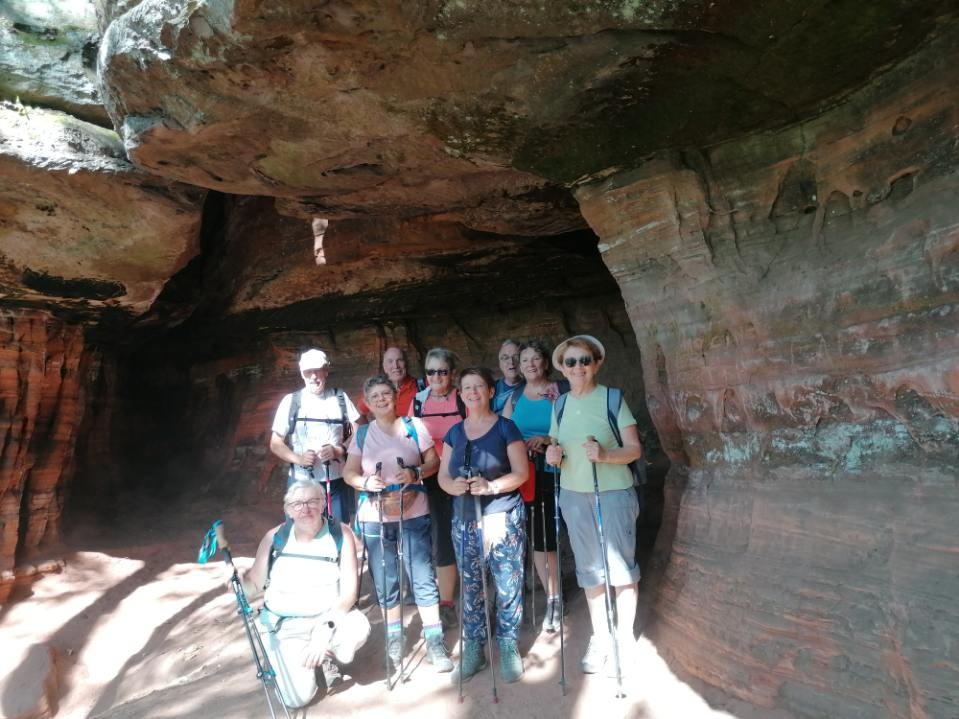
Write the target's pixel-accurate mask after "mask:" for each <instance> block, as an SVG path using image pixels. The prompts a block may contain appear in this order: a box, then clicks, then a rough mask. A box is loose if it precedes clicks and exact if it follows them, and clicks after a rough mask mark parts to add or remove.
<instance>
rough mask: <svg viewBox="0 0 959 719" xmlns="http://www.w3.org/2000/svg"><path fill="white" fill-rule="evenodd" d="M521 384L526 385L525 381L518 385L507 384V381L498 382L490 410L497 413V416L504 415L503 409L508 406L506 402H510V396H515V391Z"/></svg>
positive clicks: (499, 380)
mask: <svg viewBox="0 0 959 719" xmlns="http://www.w3.org/2000/svg"><path fill="white" fill-rule="evenodd" d="M521 384H524V381H523V380H520V381H519V382H517V383H516V384H506V380H505V379H498V380H496V387H495V389H494V392H493V399H491V400H490V409H492V410H493V411H494V412H496V414H502V413H503V407H505V406H506V400H508V399H509V396H510V395H511V394H513V390H514V389H516V388H517V387H519V386H520V385H521Z"/></svg>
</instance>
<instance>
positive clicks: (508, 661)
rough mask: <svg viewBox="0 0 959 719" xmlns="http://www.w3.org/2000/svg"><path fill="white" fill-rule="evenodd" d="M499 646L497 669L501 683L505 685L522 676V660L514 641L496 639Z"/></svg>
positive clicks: (504, 638) (503, 638) (501, 638)
mask: <svg viewBox="0 0 959 719" xmlns="http://www.w3.org/2000/svg"><path fill="white" fill-rule="evenodd" d="M496 643H497V644H499V667H500V674H502V676H503V681H504V682H506V683H507V684H510V683H512V682H515V681H517V680H518V679H519V678H520V677H521V676H523V659H522V657H520V655H519V647H518V646H517V645H516V640H515V639H509V638H508V637H496Z"/></svg>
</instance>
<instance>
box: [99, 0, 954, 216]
mask: <svg viewBox="0 0 959 719" xmlns="http://www.w3.org/2000/svg"><path fill="white" fill-rule="evenodd" d="M112 4H115V3H112ZM106 5H107V6H108V7H109V6H110V5H111V3H106ZM124 7H129V4H128V3H124ZM947 7H948V3H946V2H932V3H927V4H925V5H924V6H923V9H922V12H917V9H916V7H915V5H914V4H913V3H908V2H893V3H883V4H882V5H881V7H876V8H874V9H873V10H872V11H871V12H870V13H864V12H862V11H861V9H860V8H859V6H858V5H855V4H853V3H844V4H841V5H836V4H834V3H825V2H819V3H812V4H810V3H801V4H783V3H778V4H772V3H771V4H768V6H762V7H757V6H756V4H755V3H750V2H735V3H723V4H717V3H712V2H706V1H705V0H684V1H683V2H679V3H676V2H658V1H657V2H649V3H631V2H598V3H586V4H584V3H579V2H553V3H545V4H535V3H521V4H518V5H515V4H498V3H473V2H455V3H453V2H449V3H446V2H444V3H433V2H407V1H404V2H394V3H385V4H383V3H369V2H351V3H334V4H331V5H322V6H317V5H316V4H315V3H313V2H307V1H305V0H287V1H286V2H282V3H260V2H251V1H236V2H234V1H232V0H205V1H204V2H192V1H191V2H187V1H186V0H175V1H173V2H171V1H169V0H143V2H140V3H138V4H136V5H135V6H134V7H133V8H132V9H130V10H128V11H127V12H124V13H113V12H110V13H107V15H108V16H109V17H112V18H113V20H112V22H111V23H110V24H109V25H108V26H106V27H105V28H104V31H103V33H104V34H103V43H102V45H101V51H100V76H101V82H102V86H103V96H104V101H105V103H106V106H107V109H108V111H109V112H110V116H111V117H112V118H113V121H114V125H115V126H116V127H117V128H118V130H119V131H120V133H121V135H122V137H123V141H124V145H125V147H126V149H127V151H128V153H129V155H130V157H131V159H132V160H133V161H134V162H135V163H137V164H138V165H139V166H141V167H144V168H147V169H149V170H150V171H151V172H154V173H156V174H158V175H162V176H164V177H169V178H171V179H176V180H179V181H183V182H188V183H192V184H196V185H200V186H204V187H210V188H214V189H217V190H220V191H223V192H230V193H239V194H268V195H277V196H283V197H296V198H300V199H303V200H305V201H308V202H309V203H310V205H311V206H312V207H314V208H318V209H320V210H321V211H319V212H316V213H315V214H320V215H321V216H325V217H344V216H355V215H356V214H358V213H359V214H364V215H365V214H384V215H386V214H389V215H406V216H408V215H411V214H425V213H431V212H443V213H446V212H467V211H468V210H469V209H470V208H473V207H475V206H477V205H481V204H482V205H489V204H490V203H494V202H495V203H498V206H499V207H500V210H499V212H500V214H501V217H500V218H499V224H501V225H502V224H508V220H509V219H510V218H515V220H516V226H517V227H514V229H513V230H512V231H513V232H516V231H518V229H517V228H518V227H520V226H527V227H528V226H530V225H531V224H532V218H531V217H530V216H529V212H528V211H527V206H528V205H529V204H530V200H531V199H532V200H533V202H534V206H535V204H536V203H537V202H538V197H539V196H540V190H541V189H542V188H544V187H545V186H546V185H547V183H546V181H545V180H544V179H543V178H548V179H550V180H552V181H554V182H572V181H574V180H576V179H577V178H581V177H582V176H584V175H588V174H590V173H600V172H607V171H608V170H609V169H610V168H617V167H629V166H633V165H636V164H638V163H639V162H641V161H642V160H643V159H644V158H645V157H646V156H647V155H648V154H649V152H650V151H652V150H655V149H659V148H662V147H666V146H682V145H687V144H689V143H696V145H697V146H699V145H701V144H703V143H709V142H715V141H718V140H721V139H724V138H726V137H729V136H730V135H732V134H736V133H739V132H742V131H744V130H748V129H754V128H756V127H770V126H775V125H776V124H781V123H783V122H786V121H790V120H795V119H797V118H798V117H801V116H802V115H803V114H804V113H808V112H810V111H814V110H816V109H818V108H819V107H821V106H822V104H823V103H824V102H826V101H827V100H828V99H830V98H832V97H833V96H834V95H835V94H836V93H837V92H841V91H844V90H845V89H846V88H848V87H849V86H850V85H853V84H855V83H859V82H862V81H863V80H864V79H865V78H866V77H868V76H869V75H870V74H872V73H873V72H874V71H875V70H876V68H877V67H880V66H882V65H883V64H884V63H887V62H891V61H893V60H895V59H897V58H899V57H901V56H902V55H903V54H905V53H906V52H908V51H909V50H910V49H912V48H913V47H915V45H916V43H918V42H919V41H920V40H921V39H922V38H924V37H925V36H926V35H927V34H928V33H929V32H930V30H931V29H932V28H933V27H934V26H935V23H936V18H937V15H939V14H940V13H943V12H945V9H946V8H947ZM544 219H545V218H544ZM555 220H556V218H555V217H554V218H553V223H551V224H554V225H555ZM480 229H490V228H489V227H488V226H484V227H482V228H480ZM564 229H573V228H572V227H570V226H567V227H566V228H564ZM541 234H542V232H541Z"/></svg>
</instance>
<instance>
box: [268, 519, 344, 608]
mask: <svg viewBox="0 0 959 719" xmlns="http://www.w3.org/2000/svg"><path fill="white" fill-rule="evenodd" d="M326 526H327V527H329V528H330V535H331V536H332V537H333V541H334V542H336V557H335V558H332V557H311V556H307V555H303V554H287V555H286V556H288V557H299V558H301V559H316V560H318V561H321V562H334V563H336V564H339V562H340V551H341V550H342V548H343V528H342V527H341V526H340V523H339V522H338V521H333V520H328V521H327V522H326ZM292 531H293V520H292V519H290V518H289V517H287V518H286V521H285V522H283V524H281V525H280V528H279V529H277V530H276V532H274V534H273V544H271V545H270V554H269V556H268V557H267V560H266V583H265V584H264V586H263V589H264V590H265V589H266V588H267V586H269V584H270V572H272V571H273V564H274V563H275V562H276V560H277V557H279V556H280V555H281V554H282V553H283V548H284V547H285V546H286V543H287V542H289V541H290V532H292ZM320 531H322V530H320Z"/></svg>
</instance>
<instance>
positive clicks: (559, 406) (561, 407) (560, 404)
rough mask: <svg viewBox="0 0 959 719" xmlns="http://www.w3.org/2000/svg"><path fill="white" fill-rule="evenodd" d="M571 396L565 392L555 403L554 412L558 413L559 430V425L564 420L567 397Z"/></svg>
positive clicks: (557, 426) (557, 427)
mask: <svg viewBox="0 0 959 719" xmlns="http://www.w3.org/2000/svg"><path fill="white" fill-rule="evenodd" d="M567 397H569V394H566V393H563V394H561V395H560V396H559V397H557V398H556V402H555V403H554V404H553V412H554V413H555V414H556V429H557V431H558V430H559V425H560V423H561V422H562V421H563V412H565V411H566V399H567Z"/></svg>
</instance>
